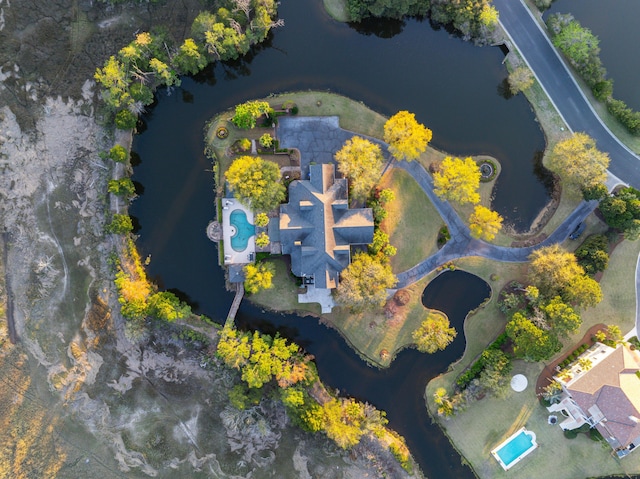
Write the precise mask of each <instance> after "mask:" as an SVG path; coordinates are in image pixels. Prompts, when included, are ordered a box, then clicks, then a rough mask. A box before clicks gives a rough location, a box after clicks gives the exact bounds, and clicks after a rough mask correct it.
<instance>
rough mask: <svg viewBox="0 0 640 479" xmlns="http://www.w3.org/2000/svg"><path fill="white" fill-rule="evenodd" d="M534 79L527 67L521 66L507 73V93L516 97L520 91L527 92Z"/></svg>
mask: <svg viewBox="0 0 640 479" xmlns="http://www.w3.org/2000/svg"><path fill="white" fill-rule="evenodd" d="M534 82H535V78H534V77H533V73H531V70H529V68H528V67H525V66H521V67H518V68H516V69H514V70H513V71H512V72H511V73H509V78H508V83H509V91H510V92H511V94H512V95H517V94H518V93H520V92H521V91H527V90H528V89H529V88H531V87H532V86H533V84H534Z"/></svg>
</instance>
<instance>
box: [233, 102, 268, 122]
mask: <svg viewBox="0 0 640 479" xmlns="http://www.w3.org/2000/svg"><path fill="white" fill-rule="evenodd" d="M269 112H271V106H269V103H267V102H266V101H248V102H246V103H242V104H240V105H237V106H236V110H235V113H234V115H233V118H232V119H231V121H232V122H233V124H234V125H236V126H237V127H238V128H247V129H250V128H253V127H255V126H256V121H257V120H258V118H260V117H261V116H262V115H264V114H265V113H269Z"/></svg>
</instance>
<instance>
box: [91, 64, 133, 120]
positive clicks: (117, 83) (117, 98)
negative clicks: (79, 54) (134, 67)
mask: <svg viewBox="0 0 640 479" xmlns="http://www.w3.org/2000/svg"><path fill="white" fill-rule="evenodd" d="M93 77H94V78H95V79H96V81H97V82H98V83H100V85H102V87H103V90H102V99H103V100H104V101H105V102H106V103H107V105H109V106H110V107H111V108H114V109H116V108H122V107H126V106H128V105H129V104H131V97H130V96H129V92H128V91H127V87H128V86H129V75H128V72H127V69H126V67H125V65H124V63H122V62H120V61H119V60H117V59H116V57H114V56H111V57H109V59H108V60H107V61H106V62H105V64H104V67H103V68H98V69H97V70H96V72H95V74H94V75H93Z"/></svg>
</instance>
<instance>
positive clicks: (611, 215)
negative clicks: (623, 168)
mask: <svg viewBox="0 0 640 479" xmlns="http://www.w3.org/2000/svg"><path fill="white" fill-rule="evenodd" d="M600 212H601V213H602V216H603V217H604V220H605V222H606V223H607V225H609V226H611V227H612V228H616V229H619V230H621V231H622V232H623V233H624V237H625V238H626V239H628V240H631V241H635V240H637V239H638V238H639V237H640V191H639V190H636V189H635V188H632V187H627V188H621V189H620V190H618V191H616V193H615V194H613V195H612V196H607V197H606V198H605V199H603V200H602V201H601V202H600Z"/></svg>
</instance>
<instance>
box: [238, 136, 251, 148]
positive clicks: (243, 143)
mask: <svg viewBox="0 0 640 479" xmlns="http://www.w3.org/2000/svg"><path fill="white" fill-rule="evenodd" d="M238 148H240V149H241V150H242V151H247V150H249V149H251V140H250V139H249V138H242V139H241V140H238Z"/></svg>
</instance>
